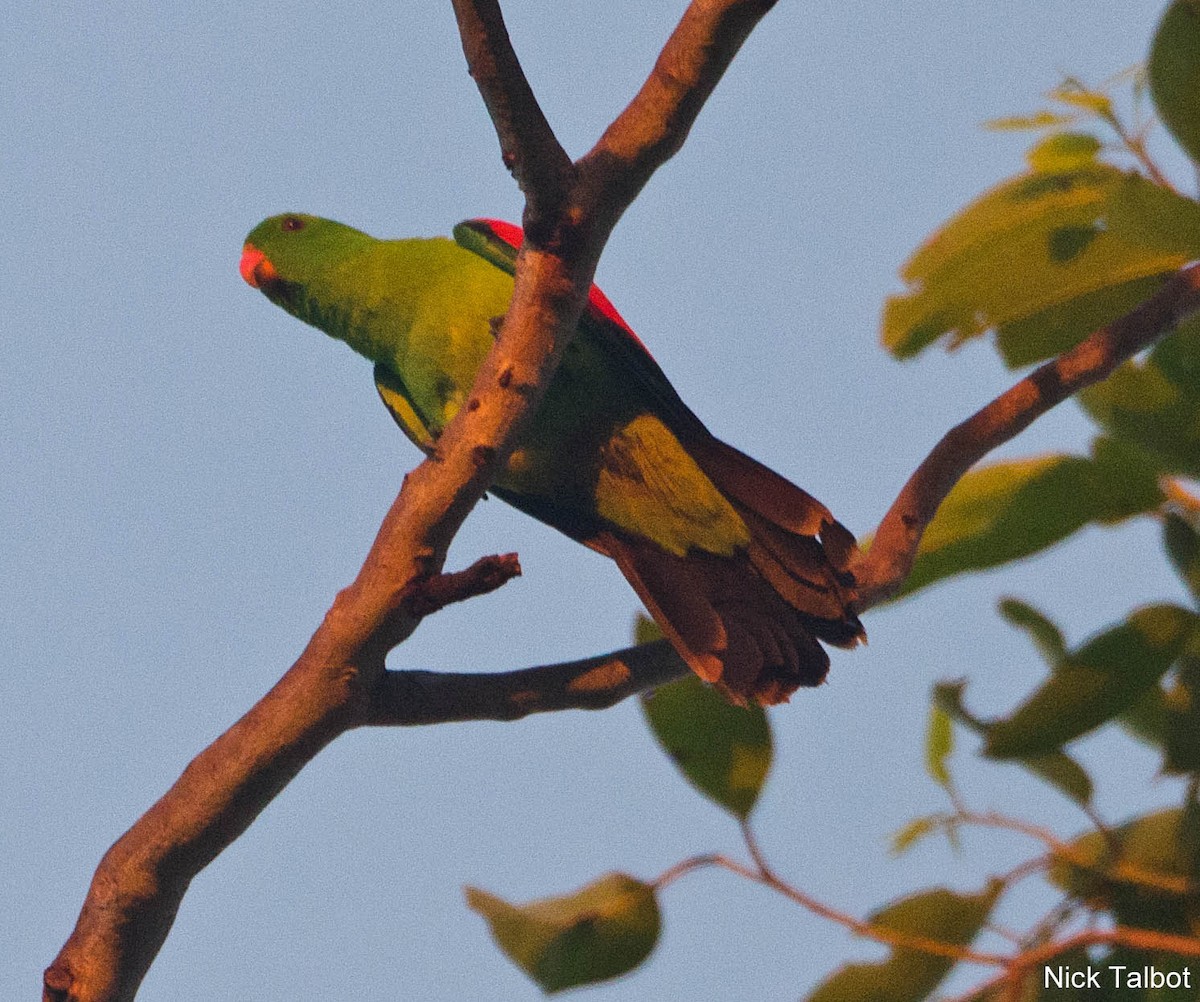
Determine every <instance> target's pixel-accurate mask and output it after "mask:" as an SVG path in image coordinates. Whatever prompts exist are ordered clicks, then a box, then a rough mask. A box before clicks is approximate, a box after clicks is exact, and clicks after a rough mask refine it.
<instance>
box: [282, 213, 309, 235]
mask: <svg viewBox="0 0 1200 1002" xmlns="http://www.w3.org/2000/svg"><path fill="white" fill-rule="evenodd" d="M279 226H280V228H281V229H282V230H283V231H284V232H285V233H291V232H292V231H293V230H302V229H304V220H303V219H301V218H300V217H299V216H284V217H283V221H282V222H281V223H280V224H279Z"/></svg>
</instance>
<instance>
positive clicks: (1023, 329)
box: [996, 272, 1170, 369]
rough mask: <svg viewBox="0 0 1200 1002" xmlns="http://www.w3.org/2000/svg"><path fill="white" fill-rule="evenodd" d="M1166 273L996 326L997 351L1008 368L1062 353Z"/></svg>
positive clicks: (1088, 294) (1129, 306)
mask: <svg viewBox="0 0 1200 1002" xmlns="http://www.w3.org/2000/svg"><path fill="white" fill-rule="evenodd" d="M1168 274H1170V273H1169V272H1167V273H1164V274H1161V275H1149V276H1147V277H1145V278H1135V279H1133V280H1131V281H1129V282H1117V283H1115V284H1113V285H1106V286H1104V287H1103V288H1100V289H1097V290H1096V291H1094V292H1085V293H1084V294H1083V295H1082V296H1076V297H1075V298H1074V299H1068V300H1067V301H1066V302H1062V303H1056V304H1055V305H1053V306H1051V307H1049V308H1048V309H1045V310H1041V311H1040V312H1038V313H1035V314H1033V315H1032V316H1029V317H1025V318H1023V319H1021V320H1015V321H1013V322H1012V323H1007V324H1001V325H1000V326H999V327H997V328H996V350H997V351H998V352H1000V357H1001V358H1002V359H1003V360H1004V364H1005V365H1007V366H1008V367H1009V368H1010V369H1019V368H1022V367H1023V366H1026V365H1032V364H1033V363H1034V362H1041V361H1043V360H1045V359H1047V358H1054V357H1055V356H1056V355H1061V354H1062V353H1063V352H1064V351H1066V350H1067V349H1068V348H1073V347H1075V345H1077V344H1078V343H1079V342H1080V341H1082V340H1083V339H1084V338H1085V337H1087V336H1088V335H1089V334H1091V333H1092V332H1094V331H1096V330H1099V329H1100V328H1101V327H1103V326H1105V325H1106V324H1109V323H1111V322H1112V321H1114V320H1116V319H1117V317H1121V316H1124V315H1125V314H1126V313H1128V312H1129V311H1130V310H1132V309H1133V308H1134V307H1135V306H1137V305H1138V304H1139V303H1141V302H1143V301H1145V300H1146V299H1148V298H1150V296H1151V295H1153V294H1154V293H1155V292H1156V291H1157V290H1158V288H1159V287H1160V286H1161V285H1162V284H1163V281H1164V279H1165V278H1166V277H1167V275H1168Z"/></svg>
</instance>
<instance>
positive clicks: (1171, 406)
mask: <svg viewBox="0 0 1200 1002" xmlns="http://www.w3.org/2000/svg"><path fill="white" fill-rule="evenodd" d="M1077 399H1078V401H1079V403H1080V405H1081V406H1082V407H1083V409H1084V410H1085V411H1086V412H1087V414H1088V415H1089V416H1090V417H1091V418H1092V419H1093V420H1094V421H1096V422H1097V423H1098V424H1099V425H1100V426H1101V427H1102V428H1104V429H1105V431H1107V432H1108V433H1109V435H1111V436H1112V437H1113V438H1114V439H1119V440H1121V441H1123V442H1126V443H1128V444H1129V445H1130V446H1134V447H1136V448H1137V449H1139V450H1141V451H1142V452H1143V453H1144V454H1145V456H1146V461H1147V462H1149V463H1152V464H1154V465H1155V466H1156V467H1157V468H1158V469H1159V470H1160V471H1162V472H1165V473H1178V474H1183V475H1184V476H1200V319H1197V318H1193V319H1192V320H1190V321H1188V322H1187V323H1185V324H1184V325H1182V326H1181V327H1180V328H1179V330H1177V331H1176V332H1175V333H1174V334H1172V335H1170V336H1169V337H1167V338H1165V339H1163V340H1162V341H1161V342H1159V344H1158V345H1157V346H1156V347H1155V348H1154V350H1153V351H1152V352H1151V353H1150V357H1149V358H1147V359H1146V360H1144V361H1130V362H1126V363H1125V364H1123V365H1122V366H1120V367H1119V368H1118V369H1117V370H1116V371H1115V372H1114V373H1113V374H1112V375H1111V376H1109V377H1108V378H1107V379H1105V380H1104V381H1103V382H1100V383H1096V384H1095V385H1093V386H1089V387H1087V388H1086V389H1084V390H1082V391H1081V392H1080V393H1079V394H1078V396H1077Z"/></svg>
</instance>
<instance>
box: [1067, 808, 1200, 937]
mask: <svg viewBox="0 0 1200 1002" xmlns="http://www.w3.org/2000/svg"><path fill="white" fill-rule="evenodd" d="M1183 820H1184V812H1183V811H1182V810H1180V809H1178V808H1176V809H1173V810H1166V811H1159V812H1157V813H1155V814H1147V815H1144V816H1143V817H1140V818H1136V819H1135V820H1133V821H1130V822H1128V823H1127V824H1124V825H1121V826H1120V827H1119V828H1116V829H1114V830H1112V831H1110V832H1109V833H1107V834H1105V833H1101V832H1089V833H1088V834H1086V835H1084V836H1082V837H1080V838H1078V839H1076V840H1075V841H1074V842H1072V843H1071V844H1070V845H1068V846H1067V847H1066V848H1065V849H1063V850H1061V851H1059V852H1058V853H1056V854H1055V858H1054V861H1053V863H1052V864H1051V866H1050V868H1049V872H1048V874H1047V876H1048V877H1049V879H1050V881H1051V882H1052V883H1053V884H1055V885H1056V886H1058V887H1060V888H1061V889H1062V890H1064V891H1066V892H1067V893H1069V894H1073V895H1075V896H1077V897H1079V898H1082V899H1083V900H1085V901H1087V902H1088V903H1089V904H1092V905H1093V906H1095V907H1097V908H1103V909H1108V910H1111V911H1112V913H1113V916H1114V918H1115V919H1116V920H1117V922H1118V923H1120V924H1121V925H1131V926H1135V927H1138V928H1142V929H1156V930H1159V931H1162V932H1171V933H1176V934H1179V935H1195V934H1196V933H1197V932H1200V884H1198V883H1197V877H1198V876H1200V874H1198V873H1197V869H1196V857H1195V853H1194V850H1193V848H1192V847H1191V846H1189V845H1188V832H1187V830H1186V828H1185V826H1184V823H1183ZM1114 843H1115V846H1116V848H1117V854H1116V855H1115V856H1114V855H1113V851H1112V850H1113V846H1114Z"/></svg>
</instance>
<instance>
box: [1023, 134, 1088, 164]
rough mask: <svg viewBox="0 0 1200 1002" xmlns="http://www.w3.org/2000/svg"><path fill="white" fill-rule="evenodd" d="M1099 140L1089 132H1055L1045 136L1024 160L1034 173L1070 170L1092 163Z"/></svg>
mask: <svg viewBox="0 0 1200 1002" xmlns="http://www.w3.org/2000/svg"><path fill="white" fill-rule="evenodd" d="M1099 152H1100V140H1099V139H1097V138H1096V137H1095V136H1093V135H1092V134H1091V133H1089V132H1056V133H1054V134H1053V135H1050V136H1047V137H1046V138H1045V139H1043V140H1042V141H1041V142H1039V143H1038V144H1037V145H1035V146H1034V147H1033V148H1032V149H1031V150H1030V151H1029V152H1028V153H1026V154H1025V159H1026V160H1027V161H1028V163H1029V166H1030V167H1031V168H1032V169H1033V170H1035V171H1055V170H1070V169H1072V168H1075V167H1085V166H1087V165H1088V164H1091V163H1094V162H1095V160H1096V155H1097V154H1098V153H1099Z"/></svg>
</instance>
